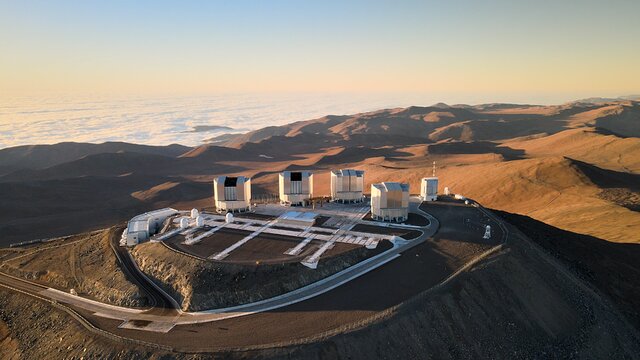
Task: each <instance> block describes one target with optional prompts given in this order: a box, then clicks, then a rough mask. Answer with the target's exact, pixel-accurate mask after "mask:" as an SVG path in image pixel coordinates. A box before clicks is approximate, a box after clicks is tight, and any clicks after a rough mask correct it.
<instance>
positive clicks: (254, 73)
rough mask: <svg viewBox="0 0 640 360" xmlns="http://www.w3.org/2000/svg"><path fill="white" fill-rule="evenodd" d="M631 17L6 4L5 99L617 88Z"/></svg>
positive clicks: (633, 87) (602, 91) (630, 46)
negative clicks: (39, 95)
mask: <svg viewBox="0 0 640 360" xmlns="http://www.w3.org/2000/svg"><path fill="white" fill-rule="evenodd" d="M639 16H640V1H637V0H636V1H606V2H605V1H588V0H585V1H528V2H524V1H277V0H273V1H224V2H223V1H218V2H214V1H207V2H205V1H190V2H187V1H174V2H169V1H80V0H77V1H29V0H27V1H22V0H20V1H8V0H5V1H0V49H1V51H0V52H1V54H0V95H1V94H5V95H6V94H14V93H20V94H35V93H39V92H54V93H55V92H107V93H128V92H136V93H141V94H145V93H149V94H151V93H157V92H162V93H165V92H169V93H171V92H177V93H209V92H273V91H278V92H282V91H284V92H296V91H305V92H315V91H318V92H344V91H347V92H365V91H375V92H429V93H438V92H442V93H457V92H459V93H470V94H475V93H477V94H480V93H496V94H506V93H522V94H525V93H527V94H528V93H535V94H540V95H541V96H556V95H553V94H558V95H557V96H563V97H571V96H574V95H575V96H581V95H583V94H584V95H587V94H589V95H593V96H600V95H601V96H614V95H623V94H628V93H634V92H635V93H637V92H640V88H639V87H640V66H638V64H640V41H639V39H640V20H639ZM545 94H546V95H545ZM565 100H568V99H565Z"/></svg>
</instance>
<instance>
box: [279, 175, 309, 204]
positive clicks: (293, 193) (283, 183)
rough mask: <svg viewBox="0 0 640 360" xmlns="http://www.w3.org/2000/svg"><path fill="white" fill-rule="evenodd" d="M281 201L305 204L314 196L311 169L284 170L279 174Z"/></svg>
mask: <svg viewBox="0 0 640 360" xmlns="http://www.w3.org/2000/svg"><path fill="white" fill-rule="evenodd" d="M279 189H280V203H282V204H285V205H305V204H306V202H307V201H308V200H309V199H310V198H312V197H313V173H311V171H283V172H281V173H280V176H279Z"/></svg>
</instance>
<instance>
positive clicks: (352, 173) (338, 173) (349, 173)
mask: <svg viewBox="0 0 640 360" xmlns="http://www.w3.org/2000/svg"><path fill="white" fill-rule="evenodd" d="M331 172H332V173H334V174H335V175H336V176H355V177H362V176H364V171H363V170H353V169H340V170H332V171H331Z"/></svg>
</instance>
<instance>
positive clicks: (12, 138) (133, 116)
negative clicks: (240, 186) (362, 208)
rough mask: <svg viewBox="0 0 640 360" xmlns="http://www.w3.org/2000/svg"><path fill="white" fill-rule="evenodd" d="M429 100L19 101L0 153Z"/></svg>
mask: <svg viewBox="0 0 640 360" xmlns="http://www.w3.org/2000/svg"><path fill="white" fill-rule="evenodd" d="M426 101H427V99H425V98H424V97H423V96H420V95H389V94H376V95H362V94H360V95H354V94H326V95H324V94H304V95H291V94H287V95H284V94H278V95H271V94H269V95H266V94H234V95H214V96H190V97H163V98H160V97H155V98H142V97H140V98H113V97H112V98H104V97H92V98H80V97H73V98H70V97H60V98H14V99H5V100H3V104H1V105H0V148H6V147H12V146H18V145H31V144H54V143H58V142H64V141H76V142H92V143H101V142H105V141H125V142H132V143H138V144H148V145H167V144H173V143H178V144H183V145H189V146H195V145H199V144H202V142H203V141H204V140H205V139H208V138H211V137H212V136H215V135H216V134H220V133H216V132H215V131H209V132H194V131H191V130H193V129H194V127H196V126H212V125H218V126H228V127H231V128H233V129H237V131H247V130H253V129H257V128H261V127H264V126H270V125H282V124H286V123H290V122H293V121H298V120H307V119H313V118H317V117H321V116H324V115H328V114H353V113H358V112H364V111H370V110H377V109H380V108H390V107H398V106H409V105H421V104H426V103H427V102H426ZM433 102H435V101H433ZM428 103H432V102H428Z"/></svg>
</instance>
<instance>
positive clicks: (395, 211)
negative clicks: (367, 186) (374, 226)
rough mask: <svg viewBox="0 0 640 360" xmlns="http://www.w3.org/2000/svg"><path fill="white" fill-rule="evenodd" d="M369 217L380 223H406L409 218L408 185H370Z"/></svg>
mask: <svg viewBox="0 0 640 360" xmlns="http://www.w3.org/2000/svg"><path fill="white" fill-rule="evenodd" d="M371 217H372V218H373V219H374V220H382V221H397V222H403V221H406V220H407V218H408V217H409V184H403V183H397V182H382V183H378V184H371Z"/></svg>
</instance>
